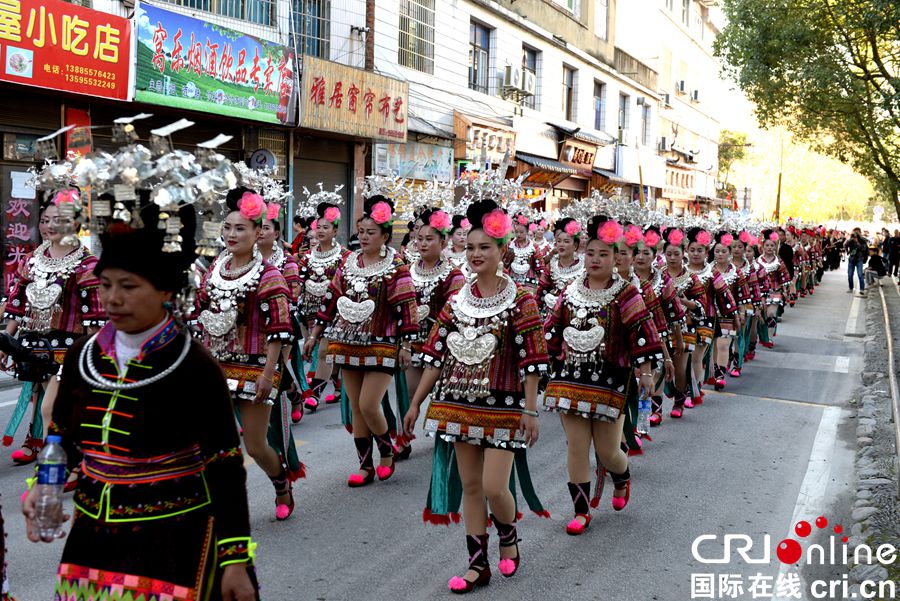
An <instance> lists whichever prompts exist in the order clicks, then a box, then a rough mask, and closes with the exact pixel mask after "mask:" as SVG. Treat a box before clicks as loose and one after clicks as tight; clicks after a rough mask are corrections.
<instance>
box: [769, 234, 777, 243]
mask: <svg viewBox="0 0 900 601" xmlns="http://www.w3.org/2000/svg"><path fill="white" fill-rule="evenodd" d="M769 240H771V241H772V242H778V232H772V233H771V234H769Z"/></svg>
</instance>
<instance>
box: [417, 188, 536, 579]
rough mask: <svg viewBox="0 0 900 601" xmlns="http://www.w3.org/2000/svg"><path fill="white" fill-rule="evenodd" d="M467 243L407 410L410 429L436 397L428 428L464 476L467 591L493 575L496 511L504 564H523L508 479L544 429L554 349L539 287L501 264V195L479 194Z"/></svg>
mask: <svg viewBox="0 0 900 601" xmlns="http://www.w3.org/2000/svg"><path fill="white" fill-rule="evenodd" d="M466 216H467V218H468V220H469V223H471V225H472V229H471V230H470V231H469V235H468V238H467V243H466V250H467V254H468V259H469V266H470V268H471V270H472V273H473V274H474V277H473V278H472V279H471V280H469V281H468V282H467V283H466V284H465V285H464V286H463V287H462V289H461V290H460V291H459V293H458V294H457V295H456V296H454V297H452V298H451V299H450V302H449V303H447V304H446V305H445V306H444V308H443V310H442V311H441V313H440V315H439V316H438V319H437V322H436V323H435V324H434V326H433V327H432V329H431V333H430V335H429V337H428V340H427V341H426V342H425V345H424V347H423V349H422V351H423V358H424V361H425V363H426V365H428V367H427V368H426V369H425V372H424V374H423V376H422V379H421V382H420V383H419V386H418V388H417V389H416V392H415V395H414V397H413V400H412V403H411V405H410V409H409V412H408V413H407V415H406V417H405V419H404V426H405V428H406V430H407V431H412V429H413V427H414V426H415V423H416V420H417V419H418V416H419V407H420V406H421V404H422V403H423V402H425V400H426V399H430V401H431V403H430V405H429V407H428V410H427V412H426V414H425V431H426V432H427V433H428V434H429V435H430V436H436V437H440V438H441V440H442V441H449V442H452V443H453V445H454V451H455V459H456V464H457V467H458V468H459V476H460V478H461V483H462V505H463V518H464V521H465V527H466V546H467V547H468V551H469V569H468V571H466V573H465V574H464V575H463V576H462V577H459V576H456V577H453V578H452V579H451V580H450V583H449V586H450V590H451V591H452V592H454V593H458V594H462V593H468V592H470V591H472V590H473V589H474V588H476V587H479V586H484V585H486V584H488V582H490V579H491V568H490V564H489V562H488V534H487V533H486V532H487V525H488V510H487V506H486V504H485V500H487V502H488V503H489V504H490V510H491V519H492V521H493V523H494V526H496V528H497V534H498V536H499V539H500V563H499V570H500V573H501V574H502V575H503V576H505V577H510V576H512V575H513V574H515V573H516V571H517V570H518V567H519V561H520V556H519V548H518V540H519V539H518V531H517V526H516V521H517V519H516V518H517V516H516V504H515V498H514V497H513V495H512V493H511V492H510V488H509V482H510V475H511V473H512V468H513V462H514V460H516V459H517V457H516V453H515V452H514V451H515V450H516V449H523V448H525V447H526V446H530V445H533V444H534V443H535V442H536V441H537V438H538V421H537V415H538V413H537V392H538V383H539V381H540V378H541V376H542V374H544V373H545V372H546V369H547V363H548V360H549V358H548V357H547V352H546V346H545V343H544V336H543V330H542V327H541V318H540V312H539V311H538V305H537V302H536V301H535V299H534V296H533V295H532V294H531V292H530V291H529V290H528V289H527V288H526V287H523V286H519V285H517V284H516V283H515V281H514V280H513V279H512V278H511V277H510V276H508V275H506V274H505V273H503V262H502V258H503V254H504V251H505V250H506V249H505V246H506V245H507V244H508V243H509V239H510V238H511V237H512V232H513V226H512V220H511V219H510V218H509V216H508V215H507V213H506V212H505V211H504V210H503V209H501V208H499V207H498V206H497V204H496V203H495V202H494V201H493V200H489V199H485V200H481V201H478V202H475V203H473V204H472V205H471V206H469V208H468V211H467V215H466Z"/></svg>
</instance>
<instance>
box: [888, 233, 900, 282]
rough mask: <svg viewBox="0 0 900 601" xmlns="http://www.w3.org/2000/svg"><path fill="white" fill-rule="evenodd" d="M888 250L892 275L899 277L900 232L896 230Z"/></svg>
mask: <svg viewBox="0 0 900 601" xmlns="http://www.w3.org/2000/svg"><path fill="white" fill-rule="evenodd" d="M888 249H889V250H888V263H889V267H890V273H891V275H892V276H894V277H897V275H898V272H900V230H894V235H893V236H891V242H890V245H889V247H888Z"/></svg>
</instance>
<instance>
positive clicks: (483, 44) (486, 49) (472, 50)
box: [469, 21, 491, 94]
mask: <svg viewBox="0 0 900 601" xmlns="http://www.w3.org/2000/svg"><path fill="white" fill-rule="evenodd" d="M490 59H491V30H490V29H488V28H487V27H485V26H484V25H482V24H481V23H476V22H475V21H472V22H471V23H470V24H469V87H470V88H471V89H473V90H476V91H478V92H484V93H485V94H487V93H488V86H489V83H490V80H489V79H488V68H489V64H490Z"/></svg>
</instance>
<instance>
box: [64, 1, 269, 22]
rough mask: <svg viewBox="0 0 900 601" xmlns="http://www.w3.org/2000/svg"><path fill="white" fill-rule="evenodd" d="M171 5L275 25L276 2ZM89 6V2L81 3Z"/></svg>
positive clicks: (202, 2) (194, 2)
mask: <svg viewBox="0 0 900 601" xmlns="http://www.w3.org/2000/svg"><path fill="white" fill-rule="evenodd" d="M166 1H167V2H169V3H170V4H175V5H177V6H184V7H187V8H195V9H197V10H204V11H207V12H211V13H215V14H217V15H222V16H225V17H232V18H234V19H240V20H241V21H249V22H250V23H257V24H259V25H270V26H271V25H274V24H275V1H276V0H166ZM79 4H83V5H86V4H89V2H79Z"/></svg>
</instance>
